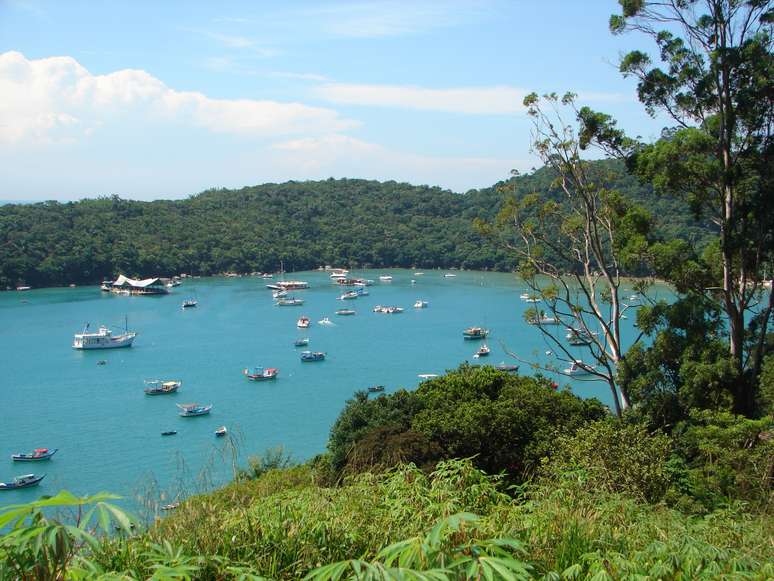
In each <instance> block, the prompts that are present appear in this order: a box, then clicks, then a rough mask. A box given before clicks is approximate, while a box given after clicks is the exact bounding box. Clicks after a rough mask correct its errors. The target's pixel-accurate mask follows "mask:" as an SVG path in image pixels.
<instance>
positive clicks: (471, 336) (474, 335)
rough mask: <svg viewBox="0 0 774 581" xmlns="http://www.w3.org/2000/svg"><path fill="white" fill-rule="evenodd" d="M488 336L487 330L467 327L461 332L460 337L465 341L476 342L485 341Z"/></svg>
mask: <svg viewBox="0 0 774 581" xmlns="http://www.w3.org/2000/svg"><path fill="white" fill-rule="evenodd" d="M488 335H489V330H488V329H484V328H483V327H468V328H467V329H465V330H464V331H463V332H462V336H463V338H464V339H465V340H466V341H476V340H479V339H486V338H487V336H488Z"/></svg>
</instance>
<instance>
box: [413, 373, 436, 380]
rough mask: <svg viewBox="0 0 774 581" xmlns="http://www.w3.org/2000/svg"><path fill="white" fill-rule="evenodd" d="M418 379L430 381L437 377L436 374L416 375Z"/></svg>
mask: <svg viewBox="0 0 774 581" xmlns="http://www.w3.org/2000/svg"><path fill="white" fill-rule="evenodd" d="M417 377H418V378H420V379H432V378H433V377H438V374H437V373H420V374H419V375H417Z"/></svg>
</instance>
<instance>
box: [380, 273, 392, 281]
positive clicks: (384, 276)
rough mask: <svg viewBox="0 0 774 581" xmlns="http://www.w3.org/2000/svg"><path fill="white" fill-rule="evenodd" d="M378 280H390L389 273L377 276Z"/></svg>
mask: <svg viewBox="0 0 774 581" xmlns="http://www.w3.org/2000/svg"><path fill="white" fill-rule="evenodd" d="M379 280H380V281H382V282H392V277H391V276H390V275H389V274H384V275H382V276H380V277H379Z"/></svg>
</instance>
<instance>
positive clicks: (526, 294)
mask: <svg viewBox="0 0 774 581" xmlns="http://www.w3.org/2000/svg"><path fill="white" fill-rule="evenodd" d="M519 298H520V299H521V300H523V301H526V300H527V299H528V298H529V293H521V294H520V295H519Z"/></svg>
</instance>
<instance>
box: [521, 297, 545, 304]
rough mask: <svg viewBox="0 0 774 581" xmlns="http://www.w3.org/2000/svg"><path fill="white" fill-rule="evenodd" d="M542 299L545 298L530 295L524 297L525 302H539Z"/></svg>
mask: <svg viewBox="0 0 774 581" xmlns="http://www.w3.org/2000/svg"><path fill="white" fill-rule="evenodd" d="M541 300H543V299H541V298H540V297H534V296H530V297H527V298H526V299H524V302H525V303H539V302H540V301H541Z"/></svg>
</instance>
